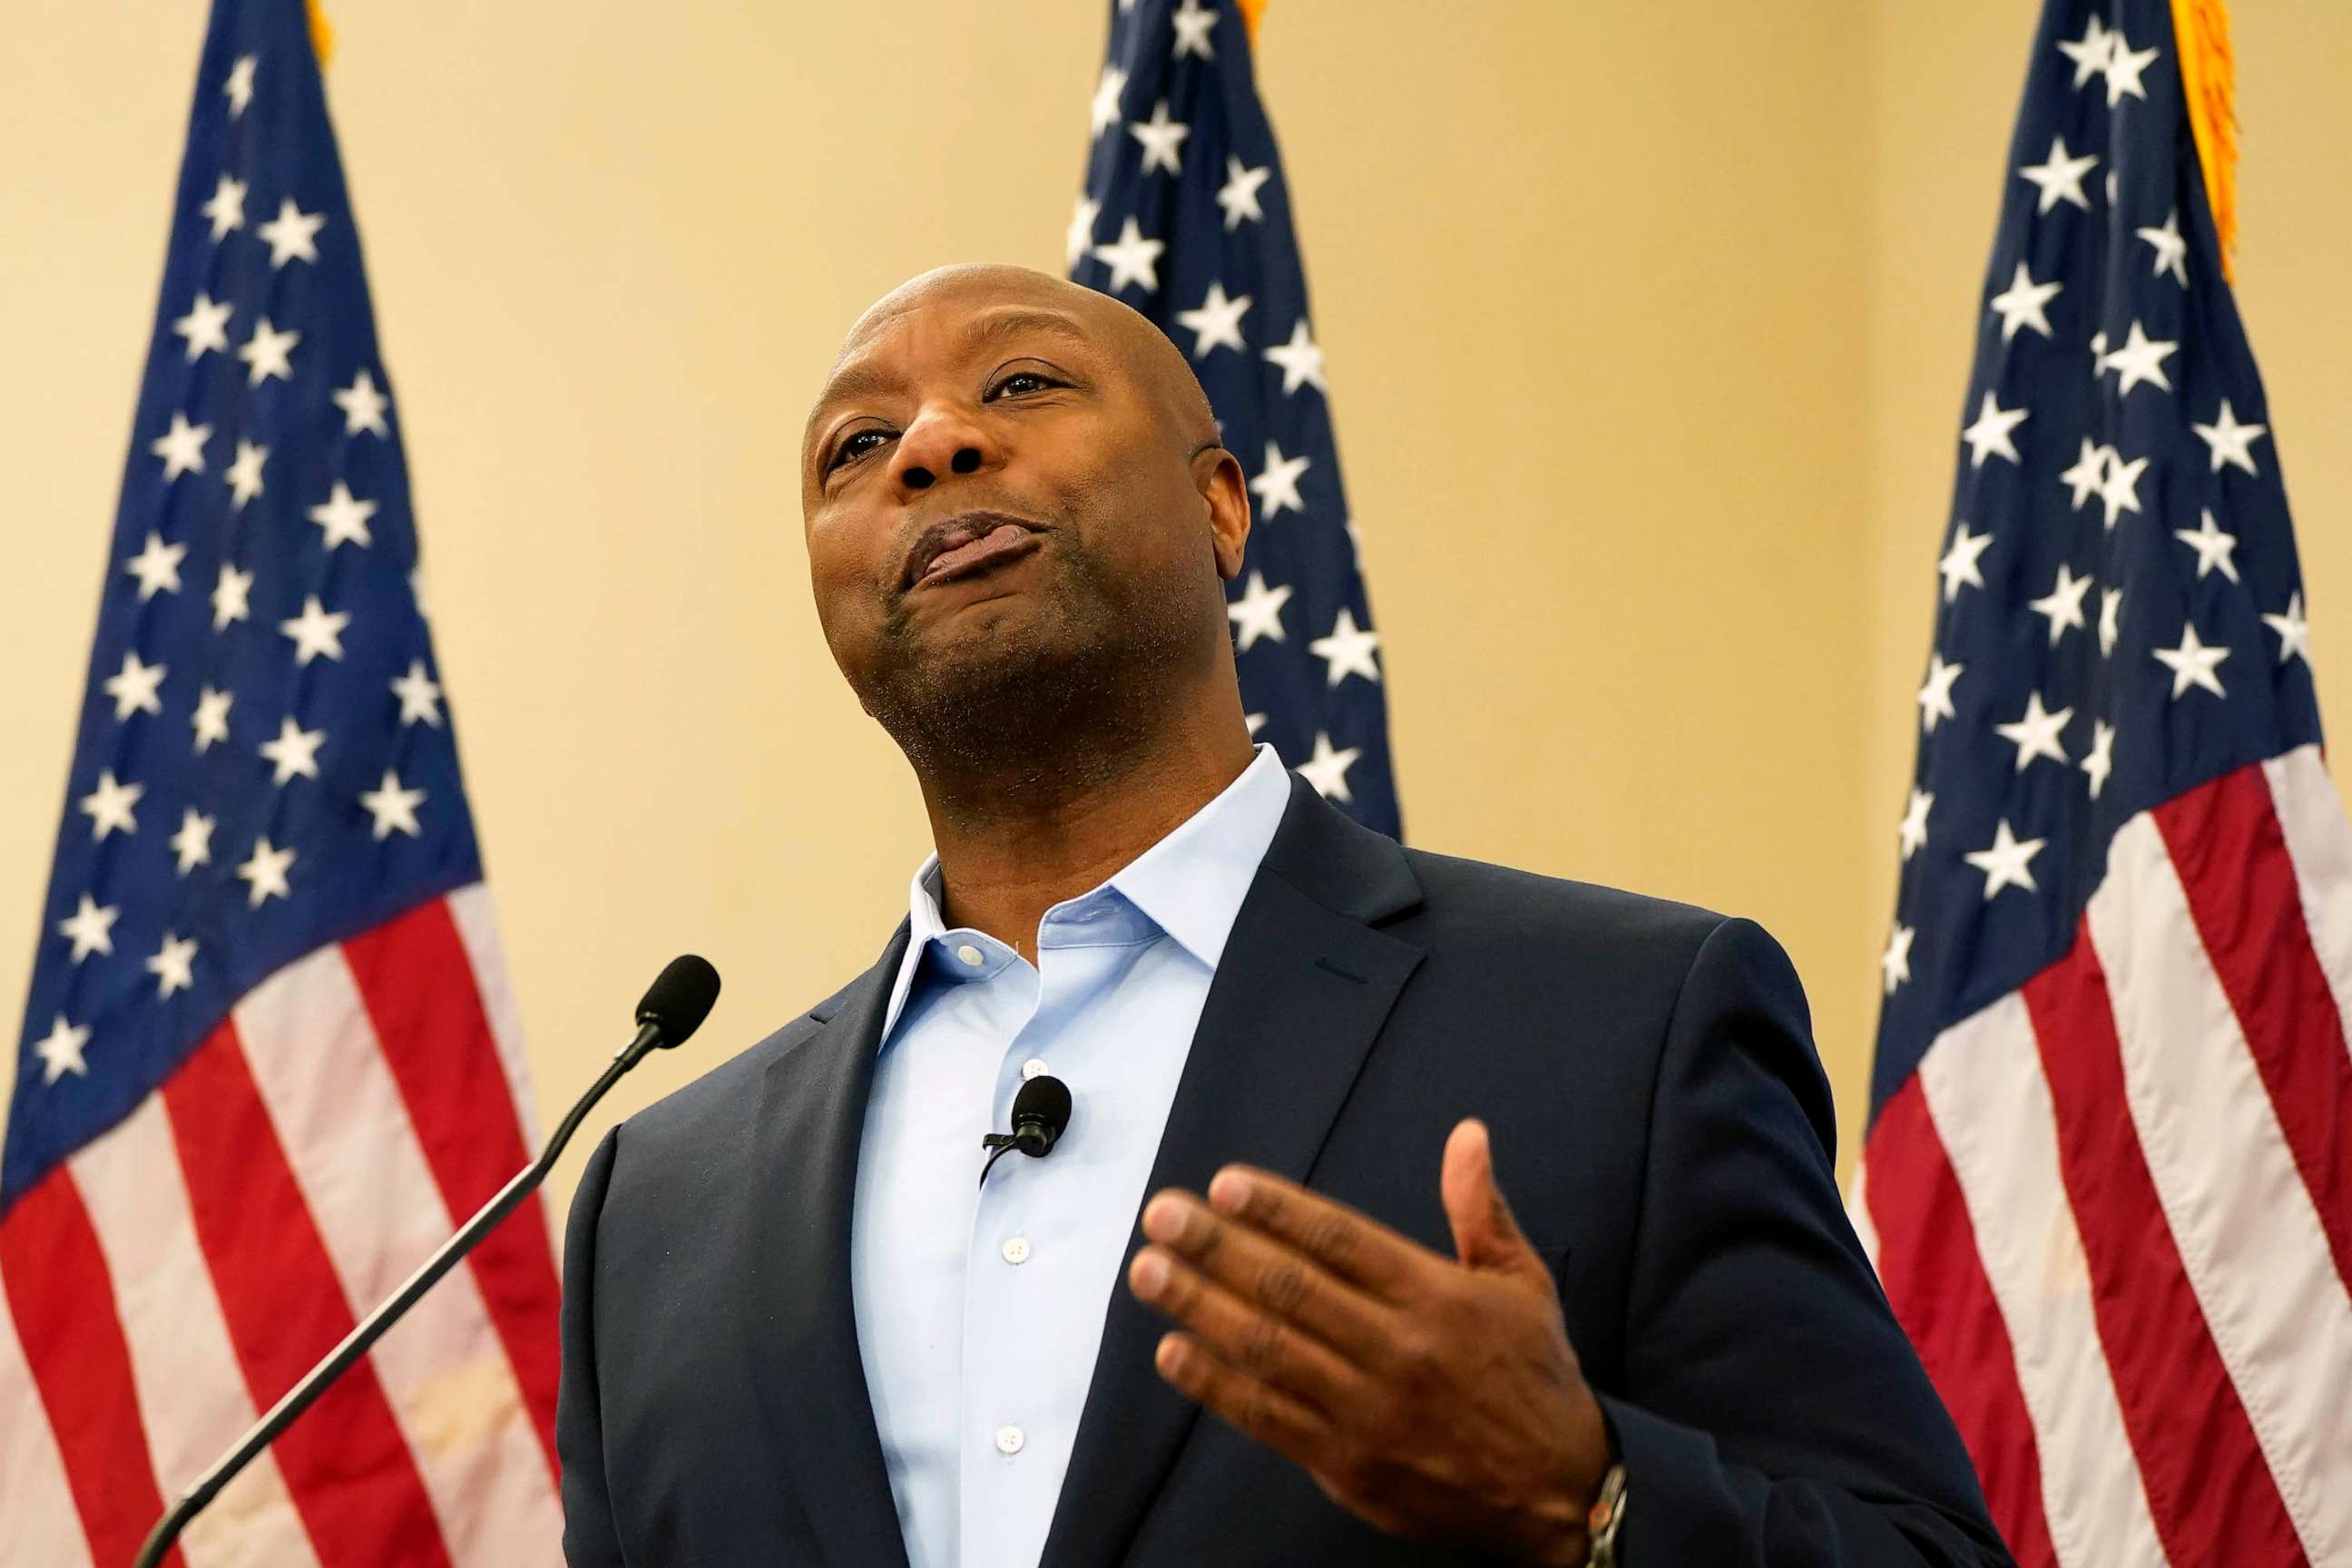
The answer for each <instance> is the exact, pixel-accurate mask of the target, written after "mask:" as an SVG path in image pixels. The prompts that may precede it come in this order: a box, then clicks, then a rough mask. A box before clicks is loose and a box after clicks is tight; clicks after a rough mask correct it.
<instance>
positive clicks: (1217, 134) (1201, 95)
mask: <svg viewBox="0 0 2352 1568" xmlns="http://www.w3.org/2000/svg"><path fill="white" fill-rule="evenodd" d="M1254 9H1255V7H1250V6H1244V7H1242V8H1240V9H1236V8H1234V7H1231V6H1227V5H1223V4H1222V3H1220V0H1181V4H1171V3H1170V0H1112V4H1111V8H1110V39H1109V46H1108V58H1106V59H1105V61H1104V64H1103V68H1102V76H1101V78H1100V79H1098V81H1097V84H1096V87H1095V93H1094V102H1093V107H1092V112H1091V115H1090V118H1089V135H1090V137H1091V141H1090V142H1089V143H1088V148H1087V178H1086V188H1085V190H1084V191H1083V192H1082V193H1080V195H1079V196H1078V204H1077V210H1076V212H1075V213H1073V214H1072V215H1071V217H1070V227H1069V234H1068V238H1067V245H1068V261H1069V268H1070V276H1071V278H1072V279H1076V281H1078V282H1080V283H1084V284H1087V285H1089V286H1090V287H1093V288H1096V289H1101V290H1102V291H1103V292H1105V293H1107V294H1109V295H1111V296H1113V297H1114V298H1117V299H1118V300H1124V301H1126V302H1127V303H1128V304H1129V305H1132V306H1134V307H1135V308H1136V309H1137V310H1140V311H1142V312H1143V314H1145V315H1146V316H1149V317H1150V319H1151V320H1152V321H1154V322H1155V323H1157V324H1158V326H1159V327H1160V330H1161V331H1164V332H1166V333H1167V334H1168V335H1169V337H1170V338H1171V339H1172V340H1173V341H1174V342H1176V343H1177V345H1178V346H1179V347H1181V348H1182V349H1183V350H1184V351H1185V352H1186V353H1188V354H1190V355H1191V357H1192V368H1193V370H1194V371H1195V372H1196V373H1198V374H1199V375H1200V378H1201V384H1202V386H1203V387H1205V388H1206V389H1207V391H1208V394H1209V402H1210V405H1211V406H1212V407H1213V408H1214V409H1215V410H1216V415H1217V422H1218V426H1219V428H1220V429H1221V430H1222V432H1223V439H1224V444H1225V447H1226V448H1227V449H1228V450H1230V451H1232V452H1233V453H1234V455H1235V456H1236V457H1238V458H1240V459H1241V462H1242V467H1243V468H1244V470H1246V471H1247V472H1248V474H1249V489H1250V508H1251V514H1252V526H1251V529H1250V538H1249V547H1248V550H1247V552H1246V553H1245V555H1244V559H1243V563H1242V574H1241V577H1240V578H1239V580H1237V581H1236V582H1234V584H1231V585H1230V587H1229V590H1228V593H1227V598H1228V601H1229V602H1228V605H1227V614H1228V615H1230V616H1232V617H1233V631H1234V648H1235V650H1236V652H1237V657H1238V659H1239V663H1240V668H1241V683H1242V701H1243V703H1244V706H1245V707H1246V708H1247V709H1248V711H1249V721H1250V731H1251V733H1253V734H1254V735H1255V736H1256V737H1257V738H1258V739H1260V740H1262V741H1265V742H1268V743H1269V744H1271V745H1272V746H1273V747H1274V749H1275V751H1276V752H1277V753H1279V754H1280V756H1281V757H1282V759H1283V761H1284V762H1286V763H1289V764H1290V765H1291V766H1292V767H1294V768H1296V769H1297V771H1298V772H1299V773H1300V774H1301V775H1302V776H1304V777H1305V778H1306V779H1307V782H1308V783H1310V784H1313V785H1314V786H1315V787H1316V788H1317V789H1318V790H1319V791H1320V792H1322V795H1323V796H1324V798H1325V799H1327V800H1328V801H1330V802H1331V803H1332V804H1333V805H1337V806H1339V808H1340V809H1341V810H1343V811H1345V812H1347V813H1348V814H1349V815H1350V816H1353V817H1355V819H1356V820H1357V821H1359V822H1361V823H1363V824H1364V825H1365V826H1370V827H1374V828H1377V829H1379V830H1380V831H1381V832H1382V833H1386V834H1389V835H1391V837H1394V836H1395V835H1397V834H1398V833H1399V832H1400V831H1401V826H1400V823H1399V820H1398V816H1397V795H1396V781H1395V779H1394V778H1393V777H1392V776H1391V773H1390V769H1389V731H1388V700H1387V696H1386V694H1385V692H1384V691H1383V690H1382V689H1381V659H1380V653H1379V649H1380V634H1379V633H1377V632H1376V631H1374V630H1373V629H1372V616H1371V610H1370V605H1368V604H1367V602H1366V600H1365V597H1364V579H1363V574H1361V572H1360V571H1359V570H1358V567H1357V561H1356V556H1357V535H1356V531H1355V524H1354V522H1353V521H1352V520H1351V519H1350V517H1349V512H1348V497H1347V492H1346V490H1345V489H1343V488H1342V487H1341V485H1340V483H1339V447H1337V445H1336V444H1335V443H1334V441H1333V438H1332V434H1331V408H1330V404H1329V403H1328V400H1327V398H1326V395H1325V387H1324V378H1323V350H1322V348H1321V347H1320V346H1319V345H1318V343H1317V342H1316V341H1315V329H1314V325H1313V321H1312V319H1311V316H1310V314H1309V311H1308V309H1307V274H1306V269H1305V267H1304V264H1303V263H1302V262H1301V261H1300V259H1299V254H1298V240H1297V235H1296V234H1295V233H1294V232H1293V230H1292V228H1291V220H1290V192H1289V188H1288V186H1287V185H1286V183H1285V181H1284V179H1283V176H1282V158H1281V154H1280V153H1278V152H1276V148H1275V144H1274V130H1273V127H1271V126H1270V125H1268V124H1267V123H1266V118H1265V108H1264V107H1263V106H1262V105H1261V104H1260V103H1259V102H1258V98H1257V83H1256V79H1255V73H1254V71H1253V69H1252V67H1251V63H1250V42H1251V40H1250V32H1251V29H1250V26H1248V24H1247V16H1246V15H1245V13H1246V12H1248V11H1251V10H1254Z"/></svg>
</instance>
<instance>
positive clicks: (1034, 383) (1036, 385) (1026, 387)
mask: <svg viewBox="0 0 2352 1568" xmlns="http://www.w3.org/2000/svg"><path fill="white" fill-rule="evenodd" d="M1058 385H1060V383H1059V382H1056V381H1054V380H1051V379H1049V378H1048V377H1045V376H1042V375H1039V374H1037V373H1036V372H1035V371H1034V370H1016V371H1014V372H1013V374H1011V375H1008V376H1006V377H1005V378H1004V379H1003V381H1000V382H998V383H997V384H995V385H994V386H992V387H991V388H989V395H990V396H992V397H1003V396H1005V395H1012V396H1014V397H1019V396H1023V395H1026V394H1028V393H1032V392H1043V391H1045V389H1046V388H1047V387H1049V386H1058Z"/></svg>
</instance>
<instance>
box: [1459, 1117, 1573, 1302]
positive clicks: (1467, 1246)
mask: <svg viewBox="0 0 2352 1568" xmlns="http://www.w3.org/2000/svg"><path fill="white" fill-rule="evenodd" d="M1438 1193H1439V1196H1440V1197H1441V1198H1442V1199H1443V1200H1444V1205H1445V1219H1446V1223H1447V1224H1448V1225H1450V1226H1453V1228H1454V1252H1455V1253H1456V1254H1457V1255H1458V1256H1459V1257H1460V1258H1461V1260H1462V1266H1463V1267H1464V1268H1475V1269H1480V1270H1490V1271H1491V1270H1501V1271H1505V1272H1510V1273H1524V1272H1529V1271H1532V1272H1533V1273H1535V1274H1537V1275H1540V1276H1542V1277H1543V1278H1544V1279H1546V1280H1547V1281H1549V1279H1550V1271H1549V1269H1547V1268H1545V1267H1544V1264H1543V1259H1542V1258H1538V1257H1537V1256H1536V1251H1535V1248H1534V1247H1530V1246H1528V1238H1527V1237H1525V1236H1524V1235H1522V1234H1520V1231H1519V1222H1518V1221H1517V1220H1516V1219H1514V1218H1513V1217H1512V1216H1511V1205H1509V1204H1507V1203H1506V1202H1505V1201H1504V1199H1503V1190H1502V1189H1501V1188H1500V1187H1498V1186H1496V1184H1495V1161H1494V1150H1493V1147H1492V1146H1491V1145H1490V1144H1489V1143H1488V1142H1487V1138H1486V1123H1485V1122H1483V1121H1478V1120H1477V1119H1476V1118H1475V1117H1472V1118H1470V1119H1468V1120H1466V1121H1460V1122H1457V1123H1455V1125H1454V1131H1453V1134H1452V1135H1451V1136H1450V1137H1448V1138H1447V1139H1446V1140H1445V1157H1444V1163H1443V1165H1442V1166H1441V1168H1440V1171H1439V1175H1438Z"/></svg>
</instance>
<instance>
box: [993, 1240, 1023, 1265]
mask: <svg viewBox="0 0 2352 1568" xmlns="http://www.w3.org/2000/svg"><path fill="white" fill-rule="evenodd" d="M998 1250H999V1251H1001V1252H1003V1254H1004V1261H1005V1262H1007V1263H1026V1262H1028V1261H1029V1238H1028V1237H1025V1236H1008V1237H1005V1238H1004V1245H1003V1247H1000V1248H998Z"/></svg>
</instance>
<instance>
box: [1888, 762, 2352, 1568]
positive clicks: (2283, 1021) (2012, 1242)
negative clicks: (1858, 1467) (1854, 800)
mask: <svg viewBox="0 0 2352 1568" xmlns="http://www.w3.org/2000/svg"><path fill="white" fill-rule="evenodd" d="M2347 1003H2352V826H2347V823H2346V820H2345V816H2344V812H2343V807H2342V805H2341V803H2340V802H2339V800H2338V798H2337V796H2336V789H2335V786H2334V784H2333V783H2332V781H2331V780H2330V779H2329V778H2328V776H2327V773H2326V768H2325V766H2324V765H2323V763H2322V762H2321V760H2320V757H2319V754H2318V752H2317V749H2316V748H2304V749H2302V750H2299V751H2296V752H2291V753H2289V754H2287V755H2286V756H2284V757H2280V758H2277V759H2274V760H2273V761H2272V762H2270V763H2265V764H2263V765H2261V766H2258V767H2249V768H2244V769H2241V770H2239V771H2238V772H2236V773H2231V774H2229V775H2227V776H2226V777H2223V778H2221V779H2219V780H2217V781H2215V782H2214V783H2212V784H2207V785H2204V786H2202V787H2200V788H2199V789H2196V790H2192V791H2190V792H2189V793H2188V794H2186V795H2181V796H2179V798H2177V799H2175V800H2172V801H2169V802H2168V803H2166V804H2165V805H2163V806H2161V807H2158V809H2157V810H2155V811H2153V812H2149V813H2147V814H2145V815H2143V816H2137V817H2135V818H2133V819H2132V820H2131V821H2130V822H2129V823H2127V824H2126V826H2124V828H2123V829H2122V831H2121V832H2119V833H2118V834H2117V836H2116V839H2115V842H2114V844H2113V845H2112V846H2111V847H2110V849H2109V852H2108V859H2107V867H2106V874H2105V879H2104V880H2103V881H2102V883H2101V884H2100V887H2099V889H2098V890H2097V892H2096V893H2095V894H2094V895H2093V897H2092V899H2091V901H2090V905H2089V908H2088V910H2086V911H2085V914H2084V920H2083V922H2082V925H2081V927H2080V928H2079V930H2078V931H2077V933H2076V939H2075V942H2074V946H2073V947H2072V949H2071V950H2070V951H2069V952H2067V954H2066V956H2065V957H2064V958H2063V959H2061V960H2060V961H2059V962H2058V963H2055V964H2053V965H2052V966H2051V967H2050V968H2049V969H2047V970H2045V971H2043V972H2042V973H2040V974H2038V975H2036V976H2034V978H2033V979H2032V980H2031V981H2029V982H2028V983H2027V984H2025V986H2024V987H2023V988H2022V989H2021V990H2020V991H2018V992H2016V993H2013V994H2011V995H2009V996H2006V997H2003V998H2002V999H2001V1000H2000V1001H1999V1002H1997V1003H1995V1004H1993V1005H1991V1006H1990V1007H1987V1008H1985V1009H1983V1010H1982V1011H1980V1012H1979V1013H1977V1014H1976V1015H1974V1016H1971V1017H1969V1018H1968V1019H1967V1020H1965V1021H1963V1022H1962V1023H1960V1024H1958V1025H1956V1026H1953V1027H1952V1028H1950V1029H1948V1030H1946V1031H1945V1032H1944V1033H1943V1034H1942V1035H1941V1036H1939V1037H1937V1040H1936V1042H1935V1044H1934V1046H1933V1047H1931V1048H1930V1049H1929V1051H1928V1053H1927V1057H1926V1058H1925V1059H1924V1060H1923V1061H1922V1063H1921V1065H1920V1068H1919V1070H1918V1072H1917V1073H1916V1075H1915V1076H1914V1078H1913V1079H1912V1080H1911V1081H1910V1082H1909V1083H1907V1084H1906V1085H1905V1086H1904V1087H1903V1089H1901V1090H1900V1091H1898V1092H1897V1093H1896V1094H1895V1096H1894V1097H1893V1098H1892V1099H1891V1100H1889V1101H1888V1103H1887V1104H1886V1105H1885V1107H1884V1108H1883V1109H1882V1110H1881V1112H1880V1114H1879V1118H1878V1121H1877V1122H1876V1123H1875V1124H1874V1127H1873V1129H1872V1131H1871V1136H1870V1141H1869V1144H1868V1147H1867V1148H1866V1149H1865V1150H1864V1155H1863V1163H1862V1165H1861V1167H1860V1169H1859V1170H1858V1171H1857V1172H1856V1174H1855V1179H1854V1188H1853V1200H1852V1201H1853V1211H1854V1221H1855V1227H1856V1229H1857V1231H1858V1232H1859V1233H1860V1234H1861V1235H1862V1237H1863V1238H1864V1246H1865V1247H1867V1248H1868V1249H1869V1250H1870V1252H1871V1256H1872V1259H1873V1261H1874V1263H1875V1264H1876V1265H1877V1267H1878V1268H1879V1273H1880V1278H1881V1279H1883V1280H1884V1281H1885V1285H1886V1289H1887V1296H1888V1299H1889V1300H1890V1301H1892V1302H1893V1304H1894V1306H1895V1312H1896V1314H1897V1315H1898V1316H1899V1317H1900V1318H1901V1319H1902V1320H1903V1323H1904V1326H1905V1328H1906V1330H1907V1331H1909V1333H1910V1334H1911V1337H1912V1339H1913V1342H1915V1343H1916V1345H1917V1346H1918V1348H1919V1352H1920V1357H1921V1360H1922V1361H1923V1362H1924V1363H1926V1365H1927V1370H1928V1373H1929V1374H1930V1375H1931V1376H1932V1377H1933V1378H1934V1379H1935V1381H1936V1384H1937V1389H1938V1390H1939V1391H1940V1392H1941V1393H1942V1394H1943V1395H1944V1398H1945V1401H1946V1403H1947V1404H1948V1405H1949V1406H1950V1407H1951V1410H1952V1414H1953V1417H1954V1419H1955V1421H1956V1422H1957V1423H1958V1426H1959V1427H1960V1431H1961V1435H1962V1436H1963V1437H1964V1438H1965V1439H1966V1441H1967V1443H1968V1445H1969V1453H1970V1455H1971V1457H1972V1458H1974V1459H1975V1461H1976V1464H1977V1467H1978V1470H1979V1475H1980V1476H1981V1478H1982V1479H1983V1480H1984V1482H1985V1490H1986V1495H1987V1498H1988V1500H1989V1501H1990V1503H1991V1505H1992V1508H1993V1511H1994V1515H1995V1519H1996V1522H1998V1523H1999V1524H2000V1527H2001V1529H2002V1531H2003V1533H2004V1534H2005V1535H2007V1536H2008V1538H2009V1540H2010V1542H2011V1547H2012V1548H2013V1549H2014V1550H2015V1552H2017V1555H2018V1557H2019V1559H2020V1561H2021V1563H2025V1564H2027V1568H2032V1565H2034V1564H2037V1563H2059V1564H2064V1565H2065V1568H2089V1565H2094V1564H2108V1563H2113V1564H2116V1565H2117V1568H2122V1565H2125V1564H2132V1565H2137V1564H2145V1563H2173V1564H2177V1565H2180V1568H2187V1565H2189V1564H2192V1563H2209V1562H2242V1563H2263V1564H2266V1565H2268V1564H2284V1563H2322V1564H2331V1563H2332V1564H2352V1418H2347V1415H2346V1400H2347V1395H2348V1394H2352V1052H2347V1046H2346V1040H2347V1034H2348V1033H2352V1029H2347V1019H2352V1011H2347Z"/></svg>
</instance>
